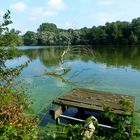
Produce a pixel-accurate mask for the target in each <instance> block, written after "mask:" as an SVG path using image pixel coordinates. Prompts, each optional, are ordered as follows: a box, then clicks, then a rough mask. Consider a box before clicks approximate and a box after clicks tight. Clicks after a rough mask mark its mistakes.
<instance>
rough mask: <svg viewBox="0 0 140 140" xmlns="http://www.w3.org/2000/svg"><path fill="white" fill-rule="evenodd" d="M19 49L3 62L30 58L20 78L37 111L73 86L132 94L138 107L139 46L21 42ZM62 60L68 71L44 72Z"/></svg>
mask: <svg viewBox="0 0 140 140" xmlns="http://www.w3.org/2000/svg"><path fill="white" fill-rule="evenodd" d="M19 49H20V50H21V52H22V56H20V57H15V58H14V59H13V60H8V61H6V65H7V66H9V67H15V66H18V65H20V64H23V63H24V62H26V61H27V60H30V61H31V62H30V63H29V65H28V66H27V67H26V68H24V70H23V71H22V73H21V75H20V80H22V81H23V83H24V86H25V87H27V91H28V93H29V95H30V96H31V98H32V100H33V105H32V106H33V109H34V110H35V112H36V113H41V112H42V111H43V110H44V109H46V110H47V108H48V106H49V105H50V103H51V102H52V100H53V99H55V98H56V97H58V96H60V95H62V94H65V93H66V92H68V91H69V90H71V89H72V88H74V87H84V88H89V89H95V90H101V91H109V92H115V93H120V94H125V95H133V96H135V97H136V106H135V109H136V110H139V109H140V47H138V46H133V47H132V46H114V47H113V46H111V47H108V46H95V47H92V48H91V47H86V46H77V47H74V46H71V47H70V48H69V49H67V47H61V46H57V47H54V46H50V47H39V46H38V47H29V46H24V47H19ZM64 52H66V53H64ZM63 54H64V56H63ZM62 56H63V58H62ZM62 59H63V60H62ZM62 61H63V62H62ZM62 63H63V66H65V67H70V68H71V70H70V71H69V72H68V73H66V74H65V75H62V76H60V77H59V76H50V75H47V74H46V72H48V71H52V70H54V69H56V68H57V67H59V66H60V65H61V64H62Z"/></svg>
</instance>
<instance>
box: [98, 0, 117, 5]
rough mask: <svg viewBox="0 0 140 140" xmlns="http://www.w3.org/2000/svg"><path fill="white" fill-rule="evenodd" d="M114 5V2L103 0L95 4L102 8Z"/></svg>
mask: <svg viewBox="0 0 140 140" xmlns="http://www.w3.org/2000/svg"><path fill="white" fill-rule="evenodd" d="M114 3H115V0H103V1H99V2H98V3H97V4H98V5H103V6H110V5H112V4H114Z"/></svg>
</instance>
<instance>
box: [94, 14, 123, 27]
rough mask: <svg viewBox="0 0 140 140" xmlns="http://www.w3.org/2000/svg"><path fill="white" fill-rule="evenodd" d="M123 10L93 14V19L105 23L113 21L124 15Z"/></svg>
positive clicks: (101, 23)
mask: <svg viewBox="0 0 140 140" xmlns="http://www.w3.org/2000/svg"><path fill="white" fill-rule="evenodd" d="M122 15H123V12H112V13H106V12H100V13H96V14H93V15H92V19H94V20H96V21H97V22H98V24H100V25H104V24H105V23H106V22H113V21H116V20H120V19H118V17H120V16H122Z"/></svg>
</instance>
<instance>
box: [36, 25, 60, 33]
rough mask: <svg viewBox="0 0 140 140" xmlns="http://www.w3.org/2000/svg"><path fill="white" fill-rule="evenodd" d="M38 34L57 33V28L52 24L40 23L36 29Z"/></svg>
mask: <svg viewBox="0 0 140 140" xmlns="http://www.w3.org/2000/svg"><path fill="white" fill-rule="evenodd" d="M37 31H38V32H44V31H49V32H54V33H56V32H58V29H57V26H56V25H55V24H53V23H42V24H41V25H40V27H39V28H38V29H37Z"/></svg>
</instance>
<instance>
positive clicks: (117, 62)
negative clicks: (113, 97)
mask: <svg viewBox="0 0 140 140" xmlns="http://www.w3.org/2000/svg"><path fill="white" fill-rule="evenodd" d="M11 23H12V21H11V20H10V12H9V11H7V13H6V14H5V15H4V16H3V22H2V23H1V24H0V58H1V59H0V103H1V106H0V139H4V140H8V139H15V140H16V139H23V140H24V139H25V140H26V139H27V140H28V139H52V137H53V138H55V139H61V138H62V137H63V139H73V140H74V139H79V140H80V139H84V135H83V133H82V132H83V130H84V129H85V127H84V126H83V125H80V124H76V125H71V124H70V125H65V127H64V126H63V130H62V128H61V126H60V129H61V130H62V131H61V134H60V133H59V136H57V134H58V132H59V131H58V129H57V131H56V132H55V133H52V134H51V135H49V132H48V128H47V127H46V129H44V130H43V128H42V127H41V126H39V125H38V124H39V120H38V118H37V116H39V115H37V112H38V110H40V108H42V109H43V110H44V109H46V108H47V107H48V104H49V103H50V102H51V101H52V100H53V99H54V98H55V97H56V96H58V94H64V91H67V90H69V89H71V87H75V86H83V87H84V86H87V85H88V82H89V83H90V84H89V85H88V86H89V87H93V84H95V85H96V84H97V83H96V81H95V80H97V79H98V80H99V81H100V80H103V79H102V78H101V77H100V74H101V71H100V72H99V73H96V74H95V75H92V76H93V78H96V76H97V75H98V76H99V77H98V78H97V79H91V80H92V81H93V80H94V82H91V81H85V83H86V84H87V85H86V84H85V83H84V80H86V79H88V78H89V77H91V74H94V73H93V72H97V71H98V70H99V69H98V68H97V67H98V66H97V65H96V63H97V64H104V65H106V66H107V69H106V70H105V71H106V72H107V74H108V73H110V72H111V71H112V70H113V69H112V68H114V67H115V68H118V69H116V70H120V69H121V68H126V69H128V70H130V71H131V72H130V73H131V74H132V75H135V73H133V70H136V72H137V73H136V75H135V76H136V77H137V76H139V75H140V73H139V70H140V64H139V60H140V57H139V56H140V55H139V54H140V48H139V47H138V46H137V47H132V46H131V47H130V46H129V49H128V48H127V47H124V46H123V47H122V48H120V47H118V46H115V47H112V46H110V47H107V48H106V47H102V46H95V47H94V48H89V47H85V46H81V47H80V46H79V47H72V46H71V48H70V50H69V53H67V55H65V56H64V55H63V54H64V52H65V50H66V47H59V48H55V47H50V48H43V49H40V48H39V49H32V50H30V48H29V49H27V50H26V49H25V50H24V49H23V50H20V49H19V50H20V51H19V50H17V49H16V48H15V46H16V45H17V44H18V45H21V44H22V38H21V36H19V35H18V34H19V32H17V31H16V30H14V29H12V30H9V29H8V27H7V26H8V25H9V24H11ZM138 25H139V18H138V19H134V20H133V21H132V23H127V22H115V23H107V24H106V26H99V27H93V28H91V29H87V28H83V29H80V30H68V31H65V30H63V29H57V27H56V26H55V25H54V24H48V23H44V24H42V25H41V26H40V27H39V29H38V33H32V32H27V33H26V34H25V35H24V37H23V39H24V43H27V44H28V45H37V44H41V45H46V44H47V45H52V44H54V45H56V44H61V42H63V44H62V45H66V44H69V42H70V44H76V45H77V44H84V42H86V43H87V42H88V44H90V45H91V44H99V43H101V40H103V41H104V42H102V43H101V44H116V45H118V44H121V43H122V44H139V40H140V39H139V36H138V35H139V32H138V31H137V30H135V29H136V28H134V27H138ZM120 27H121V28H120ZM118 28H119V29H121V30H118ZM48 29H49V30H48ZM116 31H117V32H116ZM69 33H70V36H69ZM100 33H102V34H100ZM114 33H116V34H114ZM56 34H57V35H58V36H59V37H58V38H59V39H60V40H57V42H55V41H54V36H55V35H56ZM99 34H100V35H101V36H99ZM120 34H121V35H120ZM38 35H39V36H40V38H36V37H37V36H38ZM43 36H45V40H42V37H43ZM48 36H49V40H48ZM72 36H73V38H71V37H72ZM82 37H83V38H82ZM88 37H90V38H91V39H90V40H89V39H88ZM95 37H96V38H95ZM31 38H32V39H33V40H31ZM36 39H37V40H36ZM85 39H86V41H85ZM82 40H83V42H81V41H82ZM58 42H59V43H58ZM3 46H10V47H9V48H7V49H5V47H3ZM105 48H106V49H105ZM83 52H84V53H83ZM22 56H23V58H25V57H26V58H28V60H29V61H26V62H25V63H23V64H21V65H19V66H17V65H16V66H15V67H10V66H7V64H6V63H7V62H8V61H13V60H14V59H16V58H18V57H20V58H21V57H22ZM62 58H63V59H62ZM110 58H111V59H110ZM38 60H39V61H38ZM34 62H35V63H34ZM74 62H75V63H74ZM72 63H73V64H76V65H73V66H71V67H70V68H69V67H68V66H69V65H71V64H72ZM36 64H38V67H39V68H40V67H41V68H42V69H41V70H40V73H41V75H39V74H40V73H39V72H38V71H37V72H34V71H33V69H32V68H34V65H35V66H37V65H36ZM41 64H42V65H41ZM60 64H63V65H64V66H66V68H68V69H66V70H67V71H65V72H64V73H63V74H59V75H55V76H54V74H53V78H52V77H50V75H51V74H49V73H48V70H51V71H53V70H54V69H55V68H57V67H58V66H60ZM80 64H81V67H79V66H80ZM85 66H88V67H89V68H88V67H86V68H85ZM100 66H101V65H100ZM100 66H99V67H100ZM30 67H31V69H32V71H30ZM129 67H131V68H129ZM92 68H95V69H92ZM96 68H97V69H96ZM108 68H110V71H108ZM119 68H120V69H119ZM87 69H90V72H87ZM91 69H92V70H91ZM28 70H29V71H30V72H29V71H28ZM46 70H47V76H46V74H45V71H46ZM73 70H74V72H73ZM77 70H78V71H77ZM94 70H95V71H94ZM26 71H27V73H28V75H30V77H31V84H34V83H35V84H38V85H39V86H40V89H42V90H44V92H46V91H48V94H47V95H46V94H44V95H43V93H44V92H42V91H41V92H40V96H39V94H38V93H39V92H38V91H37V88H38V87H36V88H31V89H32V92H31V93H27V92H28V91H26V89H24V88H25V86H24V88H22V87H20V86H21V85H20V84H19V83H20V81H18V80H20V77H22V76H23V77H24V76H27V75H26V74H27V73H26ZM83 71H84V72H85V71H86V73H88V74H87V76H89V77H84V76H85V74H82V75H83V76H81V75H80V74H81V73H82V72H83ZM115 72H116V71H115ZM113 73H114V71H113ZM36 74H37V75H36ZM55 74H56V73H55ZM121 74H124V72H122V73H121ZM79 75H80V76H79ZM103 75H104V74H103ZM103 75H101V76H103ZM105 75H106V73H105ZM105 75H104V76H105ZM116 75H118V73H117V74H116ZM128 75H129V73H128ZM128 75H127V76H128ZM23 77H22V78H23ZM46 77H47V78H46ZM40 78H41V79H40ZM42 78H44V79H45V80H44V81H43V80H42ZM58 78H59V79H61V81H62V82H60V81H59V80H58ZM67 78H68V79H67ZM79 78H80V81H77V79H79ZM104 78H105V77H104ZM127 78H128V77H127ZM131 78H132V77H131ZM137 78H138V77H137ZM35 79H37V80H36V81H35ZM46 79H47V80H46ZM83 79H84V80H83ZM107 79H108V77H107V78H105V81H106V80H107ZM89 80H90V79H89ZM133 80H134V79H133V78H132V82H133ZM32 81H33V83H32ZM34 81H35V82H34ZM69 81H70V82H69ZM124 81H125V80H124ZM124 81H123V82H124ZM126 81H127V79H126ZM126 81H125V82H124V83H127V82H126ZM56 82H58V83H57V84H62V83H64V85H63V84H62V85H61V86H60V85H58V86H56V85H55V84H54V83H56ZM110 82H112V81H110ZM113 82H114V81H113ZM123 82H122V83H123ZM132 82H131V83H129V82H128V83H127V84H128V85H129V84H132V87H133V86H134V83H132ZM124 83H123V84H124ZM27 84H28V83H27ZM47 84H48V85H47ZM46 85H47V88H46ZM106 85H108V84H106ZM128 85H127V87H128ZM28 86H29V84H28ZM42 86H44V88H42ZM49 86H50V87H49ZM55 86H56V87H55ZM96 86H97V87H96V88H97V89H98V86H99V87H100V86H102V85H100V83H99V84H97V85H96ZM123 86H124V85H123ZM54 87H55V88H54ZM135 87H136V88H135ZM93 88H95V87H93ZM129 88H131V87H129ZM129 88H128V90H129ZM19 89H20V90H19ZM21 89H22V90H21ZM62 89H64V90H63V91H62ZM134 89H137V90H138V91H139V88H138V83H136V85H135V86H134V87H133V89H132V90H134ZM33 90H36V93H37V94H36V93H35V91H34V92H33ZM98 90H99V89H98ZM102 90H103V89H102ZM104 90H105V89H104ZM120 90H121V88H120ZM137 90H136V92H134V93H136V95H135V96H138V91H137ZM56 91H57V93H56V94H57V95H56V94H55V92H56ZM58 91H59V93H58ZM131 92H132V91H131ZM131 92H130V94H131ZM51 93H53V94H52V95H51ZM35 94H36V95H35ZM28 95H32V97H31V98H32V99H33V97H35V98H36V99H37V98H38V102H40V103H42V105H43V106H41V104H40V103H39V104H38V103H37V104H36V105H35V104H33V105H32V106H31V104H32V101H31V99H30V98H29V97H28ZM41 96H42V97H41ZM40 97H41V99H40ZM44 97H45V98H44ZM35 98H34V99H35ZM43 98H44V100H43ZM46 98H48V100H46ZM39 100H41V101H39ZM45 102H48V103H46V104H47V105H46V104H44V103H45ZM120 103H121V104H122V105H124V106H127V108H128V107H129V103H128V102H127V101H122V102H120ZM39 105H40V106H39ZM37 106H38V107H39V108H38V109H37V110H36V114H34V113H33V111H32V109H31V107H33V108H34V109H35V107H37ZM137 106H139V104H138V101H137ZM104 110H105V111H104V115H103V118H107V119H109V120H110V121H112V122H116V123H117V126H116V127H117V129H116V131H115V133H114V132H112V131H104V130H99V129H100V128H99V129H98V123H97V122H96V123H95V122H94V125H95V126H96V127H97V131H96V132H95V135H93V138H94V139H97V140H99V139H101V140H104V139H108V140H115V139H116V140H117V139H118V138H119V139H122V140H123V139H124V140H126V139H133V138H135V136H139V129H137V127H135V125H134V124H133V121H134V119H133V118H132V117H133V115H132V116H130V114H129V113H128V114H129V115H127V116H126V117H125V118H124V117H120V118H119V119H118V118H117V117H116V116H114V115H113V114H112V113H111V112H110V108H109V107H105V108H104ZM41 111H42V110H41ZM41 111H40V112H39V113H41ZM46 111H47V109H46ZM39 113H38V114H39ZM45 115H46V112H45ZM40 116H41V115H40ZM43 117H44V116H43ZM47 117H49V116H47ZM87 122H88V120H87ZM128 125H131V127H132V131H131V135H130V134H129V133H128V130H127V126H128ZM39 128H40V129H39ZM58 128H59V126H58ZM65 128H66V129H65ZM54 129H55V128H54ZM64 129H65V130H64ZM46 131H47V133H46V134H44V132H46ZM52 132H54V131H52Z"/></svg>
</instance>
